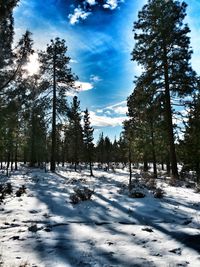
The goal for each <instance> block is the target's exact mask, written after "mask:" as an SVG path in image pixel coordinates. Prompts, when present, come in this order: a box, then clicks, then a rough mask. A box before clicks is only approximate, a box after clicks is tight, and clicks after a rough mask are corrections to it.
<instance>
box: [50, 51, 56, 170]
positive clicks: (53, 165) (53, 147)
mask: <svg viewBox="0 0 200 267" xmlns="http://www.w3.org/2000/svg"><path fill="white" fill-rule="evenodd" d="M55 153H56V51H55V54H54V62H53V110H52V133H51V167H50V170H51V171H52V172H55V169H56V161H55V156H56V155H55Z"/></svg>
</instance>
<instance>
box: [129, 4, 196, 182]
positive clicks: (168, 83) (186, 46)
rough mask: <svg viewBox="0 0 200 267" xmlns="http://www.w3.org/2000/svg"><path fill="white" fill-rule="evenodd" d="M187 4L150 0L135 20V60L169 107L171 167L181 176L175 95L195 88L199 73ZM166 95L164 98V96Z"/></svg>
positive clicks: (167, 112)
mask: <svg viewBox="0 0 200 267" xmlns="http://www.w3.org/2000/svg"><path fill="white" fill-rule="evenodd" d="M186 7H187V5H186V4H185V3H184V2H183V3H180V2H179V1H173V0H168V1H165V0H149V1H148V4H146V5H145V6H144V7H143V9H142V11H140V12H139V14H138V21H137V22H135V23H134V33H135V41H136V44H135V47H134V50H133V52H132V56H133V58H132V59H133V60H135V61H136V62H137V63H138V64H140V65H142V67H143V69H144V71H143V73H142V75H141V76H140V79H141V81H142V83H143V85H145V86H146V87H147V88H148V89H149V90H151V86H150V85H153V89H154V90H153V92H151V93H152V94H153V95H154V96H158V95H160V99H162V100H163V107H164V110H165V123H166V131H167V134H168V146H169V151H170V161H171V170H172V175H173V177H174V178H177V177H178V169H177V158H176V151H175V138H174V132H173V123H172V115H173V111H172V104H171V101H172V96H177V97H182V98H183V97H185V96H187V95H188V94H191V92H192V90H193V88H194V82H195V73H194V71H193V70H192V68H191V66H190V59H191V53H192V51H191V49H190V39H189V37H188V35H187V34H188V33H189V32H190V30H189V28H188V26H187V25H185V24H184V23H183V20H184V18H185V16H186ZM161 96H162V97H161Z"/></svg>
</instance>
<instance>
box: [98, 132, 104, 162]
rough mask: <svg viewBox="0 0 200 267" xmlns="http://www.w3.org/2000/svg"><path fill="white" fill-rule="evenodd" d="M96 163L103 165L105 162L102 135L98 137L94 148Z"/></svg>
mask: <svg viewBox="0 0 200 267" xmlns="http://www.w3.org/2000/svg"><path fill="white" fill-rule="evenodd" d="M96 161H97V162H101V164H103V163H104V162H105V147H104V136H103V133H101V134H100V135H99V140H98V141H97V146H96Z"/></svg>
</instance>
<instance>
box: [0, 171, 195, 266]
mask: <svg viewBox="0 0 200 267" xmlns="http://www.w3.org/2000/svg"><path fill="white" fill-rule="evenodd" d="M94 175H95V177H90V176H89V171H82V172H81V173H75V172H74V171H70V170H60V171H59V172H57V173H56V174H52V173H44V171H43V170H37V169H32V170H31V169H26V168H23V169H21V170H20V171H17V172H14V173H13V174H12V175H11V176H10V177H9V178H6V177H3V176H2V177H1V182H0V183H5V182H10V183H11V184H12V186H13V193H12V194H11V195H7V196H6V198H5V199H4V200H3V203H1V204H0V214H1V216H0V241H1V242H0V266H4V267H10V266H12V267H18V266H21V267H23V266H32V267H34V266H35V267H36V266H37V267H43V266H44V267H61V266H63V267H68V266H69V267H84V266H85V267H86V266H87V267H111V266H112V267H114V266H115V267H116V266H118V267H130V266H132V267H137V266H140V267H145V266H150V267H151V266H159V267H165V266H166V267H173V266H191V267H199V266H200V255H199V253H200V201H199V198H200V195H199V194H197V193H195V192H194V189H188V188H184V187H183V188H179V187H171V186H169V185H168V184H167V183H166V182H164V181H159V186H161V187H162V189H164V191H165V192H166V194H165V196H164V198H163V199H156V198H154V197H153V194H152V193H151V192H148V193H147V195H146V197H145V198H140V199H136V198H130V197H129V196H128V195H127V191H126V190H124V185H127V183H128V173H127V172H126V171H122V170H117V171H116V172H115V173H113V172H112V171H110V172H105V171H100V170H95V171H94ZM22 185H25V187H26V193H25V194H23V195H22V196H21V197H17V196H16V194H15V193H16V191H17V190H18V189H19V187H21V186H22ZM77 186H87V187H89V188H90V189H92V190H94V194H93V195H92V198H91V200H88V201H83V202H80V203H78V204H72V203H71V201H70V194H71V193H72V192H73V189H74V188H75V187H77Z"/></svg>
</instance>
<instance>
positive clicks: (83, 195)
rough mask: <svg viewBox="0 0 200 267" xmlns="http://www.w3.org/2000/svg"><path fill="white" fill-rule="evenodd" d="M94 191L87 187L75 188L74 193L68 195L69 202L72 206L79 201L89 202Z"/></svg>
mask: <svg viewBox="0 0 200 267" xmlns="http://www.w3.org/2000/svg"><path fill="white" fill-rule="evenodd" d="M93 193H94V190H91V189H89V188H88V187H82V188H75V189H74V193H73V194H71V195H70V200H71V202H72V203H73V204H77V203H79V202H80V201H86V200H90V199H91V197H92V195H93Z"/></svg>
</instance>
